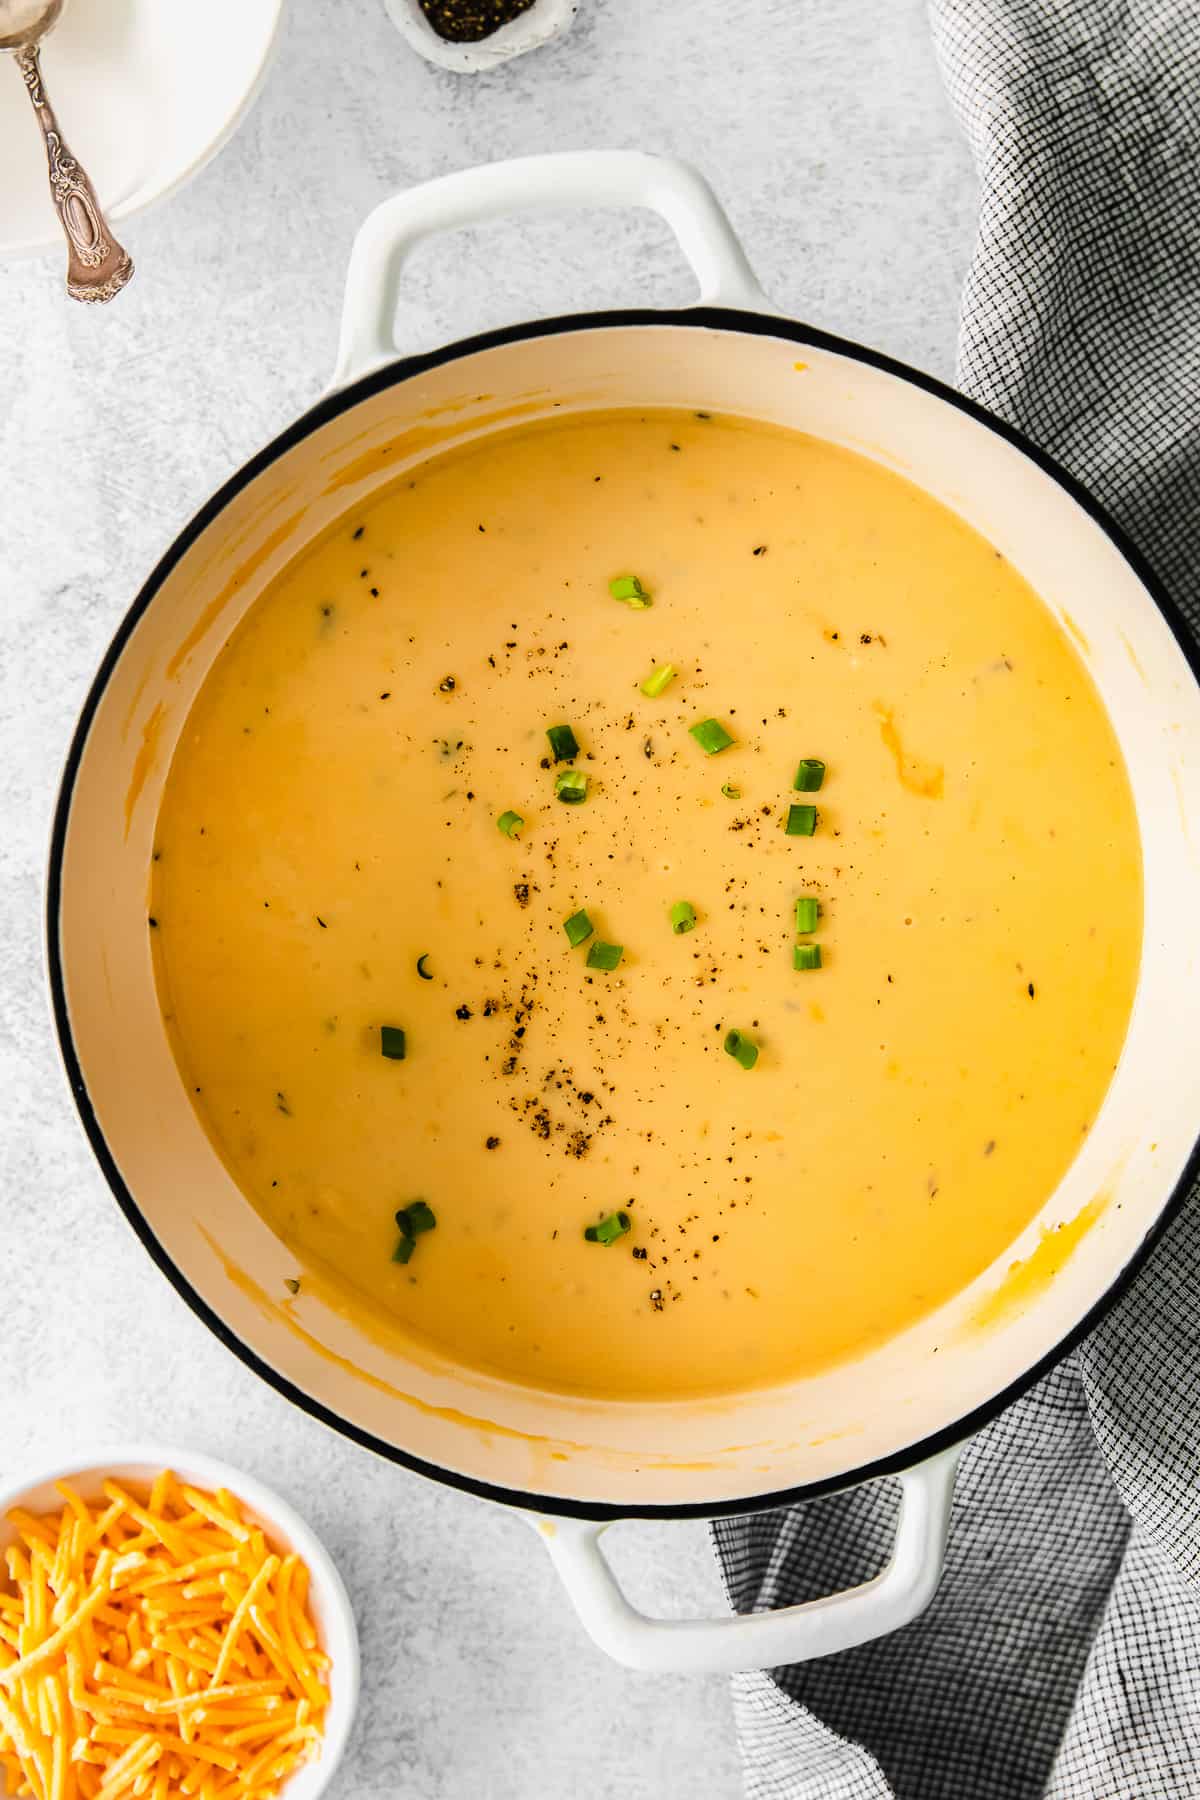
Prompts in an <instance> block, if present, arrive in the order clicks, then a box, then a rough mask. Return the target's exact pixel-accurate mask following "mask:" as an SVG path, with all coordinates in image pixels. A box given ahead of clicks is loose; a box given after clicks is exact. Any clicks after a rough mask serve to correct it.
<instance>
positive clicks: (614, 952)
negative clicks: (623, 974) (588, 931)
mask: <svg viewBox="0 0 1200 1800" xmlns="http://www.w3.org/2000/svg"><path fill="white" fill-rule="evenodd" d="M624 954H625V946H624V944H606V943H605V942H604V940H603V939H602V938H597V939H596V941H595V943H594V944H593V945H592V947H591V949H590V950H589V951H588V953H587V966H588V968H589V969H607V970H609V971H610V973H611V971H612V970H613V969H615V968H616V967H617V965H618V963H619V962H620V960H621V958H622V957H623V956H624Z"/></svg>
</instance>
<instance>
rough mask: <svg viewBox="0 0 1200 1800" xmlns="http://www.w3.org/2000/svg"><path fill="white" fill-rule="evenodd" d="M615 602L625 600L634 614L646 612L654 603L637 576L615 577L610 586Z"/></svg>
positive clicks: (609, 589)
mask: <svg viewBox="0 0 1200 1800" xmlns="http://www.w3.org/2000/svg"><path fill="white" fill-rule="evenodd" d="M608 591H609V593H610V594H611V595H612V597H613V599H614V600H623V601H624V602H625V605H626V606H628V607H631V608H632V609H633V611H634V612H645V610H646V608H647V607H648V606H651V605H653V601H652V600H651V598H650V595H649V594H648V593H647V591H646V589H645V588H644V587H643V586H642V584H641V582H640V581H639V580H638V578H637V576H636V575H614V576H613V578H612V580H611V581H610V582H609V584H608Z"/></svg>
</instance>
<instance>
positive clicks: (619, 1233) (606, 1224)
mask: <svg viewBox="0 0 1200 1800" xmlns="http://www.w3.org/2000/svg"><path fill="white" fill-rule="evenodd" d="M631 1223H632V1221H631V1219H630V1217H629V1214H628V1213H627V1212H615V1213H609V1215H608V1217H607V1219H601V1221H600V1223H599V1224H598V1225H585V1227H584V1231H583V1235H584V1237H585V1238H586V1239H587V1241H588V1243H589V1244H615V1243H616V1241H617V1239H618V1238H623V1237H624V1236H625V1233H626V1232H627V1231H628V1230H629V1228H630V1225H631Z"/></svg>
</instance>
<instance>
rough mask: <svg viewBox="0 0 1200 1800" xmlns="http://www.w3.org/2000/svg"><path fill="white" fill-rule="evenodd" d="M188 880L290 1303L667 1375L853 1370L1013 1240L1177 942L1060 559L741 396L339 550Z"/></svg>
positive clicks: (593, 1366) (164, 963)
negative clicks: (1024, 560) (1163, 923)
mask: <svg viewBox="0 0 1200 1800" xmlns="http://www.w3.org/2000/svg"><path fill="white" fill-rule="evenodd" d="M151 889H152V893H151V901H150V908H149V910H150V915H151V919H150V922H151V926H152V944H153V950H154V955H155V958H156V968H157V977H158V983H159V993H160V997H161V1003H162V1009H163V1014H164V1017H165V1019H166V1022H167V1027H168V1030H169V1034H170V1038H171V1042H172V1045H173V1048H174V1053H175V1056H176V1058H177V1061H178V1065H179V1069H180V1072H181V1075H182V1078H183V1080H184V1082H185V1083H186V1085H187V1088H188V1091H189V1092H190V1094H191V1096H192V1099H193V1102H194V1105H195V1108H196V1110H197V1112H198V1114H199V1116H200V1118H201V1120H202V1121H203V1124H204V1126H205V1129H206V1130H207V1131H208V1133H209V1135H210V1136H211V1138H212V1141H213V1143H214V1144H215V1145H216V1147H217V1148H218V1150H219V1152H220V1154H221V1156H222V1158H223V1159H224V1161H225V1163H226V1165H227V1167H228V1168H229V1170H230V1172H231V1174H232V1175H233V1177H234V1178H235V1179H236V1181H237V1183H238V1184H239V1186H240V1187H241V1188H242V1189H243V1191H244V1192H245V1194H246V1195H247V1196H248V1197H249V1199H250V1200H251V1201H252V1202H253V1204H254V1205H255V1207H257V1208H258V1210H259V1212H260V1213H261V1214H262V1215H263V1217H264V1218H265V1219H266V1220H267V1221H268V1222H269V1224H270V1225H271V1226H272V1227H273V1228H274V1230H275V1232H276V1233H277V1235H278V1237H279V1239H280V1240H281V1241H282V1244H283V1245H285V1246H286V1247H287V1253H288V1254H287V1255H286V1256H285V1255H284V1253H283V1252H282V1251H281V1258H280V1268H279V1282H280V1292H281V1297H282V1290H283V1283H284V1282H285V1281H287V1282H288V1285H289V1286H290V1287H291V1288H292V1290H293V1291H295V1289H296V1285H297V1283H299V1284H300V1286H301V1289H303V1284H304V1281H305V1279H306V1277H307V1278H308V1279H309V1280H310V1281H312V1282H314V1283H315V1284H316V1285H317V1286H318V1288H319V1290H320V1291H321V1292H322V1293H325V1294H327V1295H328V1294H332V1295H333V1296H334V1298H335V1301H336V1304H337V1305H338V1306H339V1307H341V1308H342V1309H344V1310H345V1311H347V1312H348V1313H349V1314H350V1315H352V1316H354V1317H356V1318H358V1319H359V1320H361V1321H362V1323H363V1324H364V1325H365V1326H367V1327H368V1328H369V1329H371V1330H373V1331H376V1332H378V1331H380V1330H382V1331H384V1332H385V1333H397V1334H399V1335H400V1337H401V1338H402V1339H403V1340H405V1341H407V1342H409V1343H410V1344H411V1343H413V1342H414V1341H416V1342H417V1343H420V1342H424V1343H425V1344H427V1345H432V1346H434V1347H436V1349H437V1350H438V1351H439V1352H441V1353H443V1354H446V1355H449V1356H451V1357H453V1358H454V1359H456V1360H457V1361H458V1362H460V1363H461V1364H463V1365H465V1366H467V1367H469V1368H473V1369H476V1370H482V1371H487V1372H490V1373H492V1374H496V1375H500V1376H502V1377H507V1378H509V1379H512V1380H516V1381H519V1382H523V1383H527V1384H532V1385H535V1386H538V1387H543V1388H548V1389H553V1390H559V1391H571V1392H584V1393H591V1394H596V1395H608V1396H621V1397H626V1398H636V1397H643V1398H647V1399H654V1398H661V1399H670V1398H672V1397H676V1396H681V1395H695V1394H703V1393H706V1392H707V1393H719V1392H722V1391H730V1390H734V1389H738V1388H745V1387H751V1386H755V1385H762V1384H767V1383H771V1382H775V1381H782V1380H785V1379H790V1378H794V1377H797V1376H800V1375H803V1374H806V1373H810V1372H813V1371H816V1370H819V1369H821V1368H823V1367H826V1366H828V1365H830V1364H832V1363H834V1362H836V1361H838V1360H839V1359H845V1358H848V1357H852V1356H854V1355H856V1354H858V1353H861V1352H863V1351H864V1350H866V1349H868V1348H869V1347H871V1346H873V1345H875V1344H877V1343H878V1342H880V1341H881V1340H883V1339H885V1338H887V1337H889V1336H890V1335H892V1334H894V1333H896V1332H899V1331H901V1330H903V1329H904V1328H905V1327H906V1326H908V1325H910V1324H912V1323H913V1322H914V1321H916V1320H917V1319H919V1318H920V1317H921V1316H922V1315H924V1314H926V1313H928V1312H929V1311H930V1310H931V1309H933V1308H935V1307H937V1306H938V1305H940V1304H941V1303H942V1302H943V1301H945V1300H946V1299H947V1298H949V1297H950V1296H952V1295H954V1294H955V1293H956V1292H958V1291H959V1290H961V1289H962V1288H963V1287H964V1286H965V1285H966V1284H967V1283H969V1282H970V1281H972V1280H973V1278H974V1277H976V1276H977V1275H978V1274H979V1273H980V1272H981V1271H982V1270H984V1269H985V1268H986V1267H988V1265H989V1264H990V1263H991V1262H992V1261H993V1260H994V1259H995V1258H996V1257H997V1256H998V1255H1000V1254H1001V1252H1003V1250H1004V1249H1005V1247H1006V1246H1007V1245H1008V1244H1010V1243H1011V1242H1012V1240H1013V1239H1014V1238H1015V1237H1016V1236H1017V1235H1018V1234H1019V1233H1020V1232H1021V1230H1022V1229H1023V1228H1024V1227H1025V1226H1026V1225H1027V1224H1028V1223H1029V1221H1030V1220H1031V1218H1032V1217H1033V1216H1034V1214H1035V1213H1036V1212H1037V1211H1038V1210H1039V1209H1040V1208H1041V1206H1042V1205H1043V1203H1044V1202H1045V1200H1046V1199H1047V1198H1048V1196H1049V1195H1050V1193H1051V1192H1052V1191H1053V1189H1054V1187H1055V1186H1056V1184H1057V1183H1058V1181H1059V1180H1060V1178H1061V1177H1062V1175H1063V1174H1064V1172H1065V1171H1066V1169H1067V1167H1068V1166H1069V1164H1070V1163H1071V1161H1072V1159H1073V1158H1074V1156H1075V1154H1076V1152H1077V1151H1078V1149H1079V1147H1080V1143H1081V1141H1082V1139H1083V1137H1084V1135H1085V1134H1086V1133H1087V1131H1088V1129H1089V1126H1090V1125H1091V1123H1092V1121H1093V1120H1094V1118H1095V1116H1096V1113H1097V1109H1098V1108H1099V1106H1100V1104H1101V1101H1102V1100H1103V1097H1104V1094H1105V1090H1106V1088H1107V1086H1108V1083H1109V1081H1110V1079H1111V1076H1112V1073H1113V1069H1114V1067H1115V1065H1116V1062H1117V1059H1118V1056H1119V1054H1120V1050H1121V1045H1122V1040H1123V1037H1124V1034H1125V1029H1126V1022H1127V1018H1128V1015H1129V1011H1130V1006H1131V1002H1132V998H1133V992H1134V986H1135V981H1136V976H1137V969H1138V959H1139V954H1140V944H1141V871H1140V852H1139V841H1138V832H1137V825H1136V821H1135V816H1134V809H1133V803H1132V799H1131V795H1130V790H1129V785H1128V782H1127V778H1126V774H1125V770H1124V768H1123V765H1122V762H1121V758H1120V754H1119V751H1118V748H1117V743H1116V740H1115V737H1114V734H1113V732H1112V729H1111V727H1110V725H1109V722H1108V719H1107V717H1106V714H1105V712H1104V710H1103V708H1102V706H1101V703H1100V700H1099V698H1098V696H1097V694H1096V692H1095V690H1094V688H1093V687H1092V685H1091V682H1090V680H1089V677H1088V675H1087V673H1086V672H1085V670H1084V667H1083V665H1082V663H1081V661H1080V658H1079V656H1078V654H1077V652H1076V649H1075V647H1074V645H1073V644H1072V642H1071V641H1070V639H1069V637H1068V635H1067V634H1066V633H1065V632H1064V631H1063V630H1062V629H1061V628H1060V626H1059V625H1058V623H1056V621H1055V620H1054V618H1053V617H1052V616H1051V614H1050V612H1049V611H1048V609H1047V608H1046V606H1045V605H1043V603H1042V602H1041V601H1040V600H1039V598H1038V596H1037V595H1036V594H1035V593H1033V592H1032V591H1031V589H1030V588H1029V587H1028V586H1027V585H1026V583H1025V582H1024V580H1023V579H1022V578H1021V576H1020V575H1019V574H1018V573H1017V571H1016V570H1015V569H1014V568H1013V567H1011V566H1010V565H1009V564H1008V563H1007V562H1006V561H1005V559H1004V558H1003V557H1002V556H1001V555H1000V554H999V553H998V552H997V551H996V550H995V549H994V548H993V547H992V546H991V545H990V544H988V543H986V542H985V541H984V540H983V539H982V538H981V537H979V536H978V535H977V534H976V533H975V532H973V531H972V530H970V529H969V528H968V527H967V526H966V525H964V524H963V523H962V521H961V520H959V519H958V518H957V517H955V516H954V515H953V514H952V513H950V512H949V511H947V510H946V509H945V508H943V507H942V506H941V505H940V504H938V503H937V502H935V501H934V500H932V499H931V498H930V497H929V496H928V495H927V494H925V493H923V492H921V491H920V490H918V489H917V488H915V487H913V486H911V485H910V484H908V483H907V482H905V481H904V480H902V479H900V478H899V477H898V476H896V475H894V474H892V473H890V472H888V471H886V470H884V469H883V468H881V467H879V466H877V465H876V464H874V463H872V462H870V461H868V460H866V459H865V458H863V457H860V456H857V455H854V454H852V453H850V452H849V451H846V450H843V449H838V448H834V447H832V446H831V445H829V444H827V443H824V442H820V441H817V440H814V439H812V438H807V437H804V436H801V435H799V434H794V433H789V432H785V431H782V430H778V429H775V428H773V427H768V426H764V425H759V424H754V423H751V422H749V421H745V420H740V419H736V418H723V417H716V416H710V415H708V414H706V413H681V412H648V413H644V414H642V413H632V412H612V413H594V414H587V415H578V414H577V415H574V416H572V417H569V418H566V417H564V418H562V419H561V420H554V421H551V422H548V423H544V424H538V425H535V426H527V427H522V428H519V429H516V428H514V429H511V430H505V431H501V432H498V433H496V434H494V435H492V436H490V437H488V438H486V439H484V440H481V441H479V442H478V443H476V444H474V445H471V446H468V447H465V448H461V449H458V450H455V451H453V452H450V453H447V454H445V455H443V456H441V457H439V458H435V459H433V460H431V461H429V462H428V463H427V464H424V465H422V466H421V467H420V468H419V469H418V470H416V471H415V472H411V473H409V474H407V475H405V476H403V477H401V478H399V479H397V480H396V481H395V482H394V484H393V485H392V486H390V487H389V488H387V489H386V490H385V491H382V492H380V493H378V494H377V495H376V496H375V497H374V498H372V499H371V500H370V501H369V503H367V504H366V505H364V506H363V507H362V509H361V510H359V511H356V512H353V513H350V514H348V515H347V516H346V517H345V518H344V519H343V520H342V521H341V522H340V523H339V524H338V526H337V527H336V529H334V530H332V531H330V532H329V533H328V534H327V535H325V536H324V537H323V538H322V539H321V540H320V541H318V542H317V543H315V544H314V545H312V546H310V547H309V548H308V549H306V550H305V551H304V553H303V554H302V555H301V556H299V557H298V558H297V560H296V561H295V562H294V563H293V564H292V565H291V566H290V567H289V568H288V569H287V570H286V571H285V572H284V573H283V574H282V575H281V576H280V577H279V578H278V579H277V580H276V581H275V582H274V584H273V585H272V586H271V587H270V589H269V590H268V591H267V592H266V593H265V594H264V595H263V597H262V598H261V599H260V600H259V601H258V602H257V603H256V604H255V605H254V606H253V607H252V608H251V610H250V611H249V613H248V615H247V616H246V618H245V619H244V620H243V621H242V623H241V624H240V625H239V627H238V628H237V630H236V631H235V632H234V634H233V635H232V637H231V638H230V640H229V642H228V644H227V645H226V646H225V648H224V649H223V651H222V652H221V654H220V656H219V657H218V658H217V660H216V662H215V664H214V666H213V668H212V671H211V673H210V674H209V676H208V678H207V680H206V681H205V683H204V685H203V687H202V689H201V691H200V693H199V696H198V698H197V700H196V702H195V705H194V707H193V710H192V712H191V715H190V718H189V720H188V722H187V724H186V727H185V729H184V732H183V735H182V738H181V741H180V743H179V746H178V749H177V751H176V754H175V757H174V762H173V765H172V768H171V771H170V775H169V779H168V783H167V787H166V792H165V797H164V800H163V804H162V809H161V814H160V817H159V821H158V828H157V837H156V845H155V851H154V862H153V868H152V871H151ZM293 1258H294V1262H293V1261H292V1259H293Z"/></svg>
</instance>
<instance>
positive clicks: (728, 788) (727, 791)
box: [721, 781, 742, 800]
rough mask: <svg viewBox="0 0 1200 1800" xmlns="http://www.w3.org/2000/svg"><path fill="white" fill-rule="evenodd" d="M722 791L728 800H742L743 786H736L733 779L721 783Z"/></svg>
mask: <svg viewBox="0 0 1200 1800" xmlns="http://www.w3.org/2000/svg"><path fill="white" fill-rule="evenodd" d="M721 792H722V793H723V794H724V796H725V798H726V799H727V800H740V799H741V797H742V790H741V788H740V787H735V786H734V785H733V783H732V781H723V782H722V783H721Z"/></svg>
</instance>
